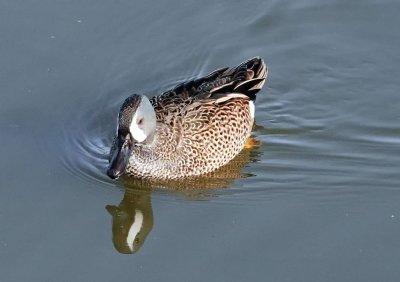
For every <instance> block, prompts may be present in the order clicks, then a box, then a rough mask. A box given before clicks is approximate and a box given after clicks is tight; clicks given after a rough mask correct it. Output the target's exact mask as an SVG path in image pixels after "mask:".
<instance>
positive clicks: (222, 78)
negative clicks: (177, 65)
mask: <svg viewBox="0 0 400 282" xmlns="http://www.w3.org/2000/svg"><path fill="white" fill-rule="evenodd" d="M267 73H268V69H267V66H266V65H265V63H264V61H263V60H262V59H261V58H259V57H255V58H253V59H250V60H247V61H245V62H243V63H241V64H240V65H238V66H237V67H234V68H222V69H218V70H216V71H214V72H212V73H210V74H209V75H207V76H204V77H201V78H198V79H193V80H189V81H187V82H184V83H181V84H179V85H177V86H176V87H175V88H173V89H172V90H170V91H167V92H165V93H163V94H161V95H160V96H155V97H153V98H151V100H150V101H151V103H152V105H153V107H154V109H155V112H156V115H157V121H159V122H166V123H169V122H170V121H172V120H173V119H174V117H175V116H176V117H178V116H180V117H182V115H185V114H187V113H188V106H190V105H191V104H193V103H195V105H197V106H199V105H200V104H207V103H217V104H220V103H221V102H223V101H227V100H230V99H231V98H233V96H232V95H236V97H238V95H239V96H240V95H242V96H244V97H243V98H246V97H247V99H250V100H255V98H256V94H257V92H259V91H260V90H261V88H262V87H263V85H264V83H265V79H266V77H267ZM211 100H214V102H212V101H211ZM197 106H196V107H197ZM192 110H193V107H192Z"/></svg>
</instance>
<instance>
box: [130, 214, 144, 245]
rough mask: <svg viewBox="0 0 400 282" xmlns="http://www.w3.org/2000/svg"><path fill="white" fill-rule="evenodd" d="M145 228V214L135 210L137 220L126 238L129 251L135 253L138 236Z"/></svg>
mask: <svg viewBox="0 0 400 282" xmlns="http://www.w3.org/2000/svg"><path fill="white" fill-rule="evenodd" d="M142 226H143V214H142V212H141V211H140V210H135V220H134V222H133V224H132V225H131V227H130V228H129V232H128V236H127V237H126V243H127V244H128V247H129V249H131V251H132V252H133V249H134V244H135V239H136V236H137V235H138V234H139V232H140V230H141V229H142Z"/></svg>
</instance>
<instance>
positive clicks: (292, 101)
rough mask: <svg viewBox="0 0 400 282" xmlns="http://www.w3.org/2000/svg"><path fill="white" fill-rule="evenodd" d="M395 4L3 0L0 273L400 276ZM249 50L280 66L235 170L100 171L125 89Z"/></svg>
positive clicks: (188, 277) (94, 277) (161, 84)
mask: <svg viewBox="0 0 400 282" xmlns="http://www.w3.org/2000/svg"><path fill="white" fill-rule="evenodd" d="M399 9H400V3H399V2H398V1H378V0H370V1H368V0H363V1H340V0H330V1H324V2H321V1H315V0H314V1H312V0H311V1H310V0H308V1H306V0H299V1H250V2H246V1H239V2H238V1H236V2H232V1H218V2H214V1H191V0H189V1H184V2H179V1H174V0H173V1H152V2H143V3H138V2H132V1H123V0H121V1H102V0H100V1H84V2H81V1H63V0H61V1H50V0H42V1H35V2H29V1H0V35H1V39H0V64H1V66H2V67H1V68H0V90H1V95H0V97H1V98H0V132H1V143H0V144H1V146H0V154H1V156H2V160H1V162H0V178H1V185H0V187H1V195H2V197H1V199H0V230H1V231H0V281H307V282H308V281H399V280H400V240H399V238H400V208H399V202H400V189H399V188H400V187H399V184H400V174H399V167H400V147H399V145H400V125H399V124H400V100H399V91H400V83H399V81H400V80H399V77H400V68H399V65H400V56H399V50H400V33H399V32H398V31H397V29H398V27H399V26H400V18H399V17H398V11H399ZM253 56H261V57H263V58H264V59H265V61H266V62H267V64H268V66H269V70H270V73H269V77H268V81H267V84H266V86H265V87H264V89H263V91H262V92H260V93H259V94H258V98H257V104H256V121H257V127H256V128H255V130H254V132H253V138H254V139H255V140H256V143H257V145H256V146H254V147H253V148H250V149H247V150H245V151H244V152H243V155H242V156H241V157H240V158H239V160H237V165H236V166H234V167H235V168H232V169H230V170H229V171H230V172H233V174H229V175H226V174H224V175H222V176H220V177H216V178H215V179H208V180H207V181H194V183H195V184H196V185H197V186H196V185H194V186H193V182H192V183H191V182H184V183H172V184H171V185H169V186H170V187H168V188H167V189H165V188H161V189H160V188H158V189H150V188H149V187H148V185H147V184H146V183H141V182H138V183H128V184H127V183H126V182H124V181H120V182H115V181H111V180H109V179H108V178H107V177H106V176H105V169H106V167H107V153H108V150H109V147H110V144H111V139H112V135H113V133H114V131H115V121H116V114H117V111H118V108H119V106H120V104H121V103H122V101H123V100H124V99H125V98H126V97H127V96H128V95H130V94H132V93H143V94H146V95H147V96H149V97H151V96H153V95H156V94H160V93H161V92H163V91H165V90H167V89H169V88H171V87H173V86H174V85H176V84H178V83H180V82H182V81H184V80H186V79H189V78H193V77H197V76H200V75H206V74H207V73H209V72H211V71H213V70H214V69H216V68H220V67H223V66H234V65H236V64H239V63H240V62H242V61H243V60H245V59H247V58H250V57H253ZM235 169H236V170H235ZM160 186H161V185H160ZM198 186H200V187H198ZM153 188H154V187H153ZM174 188H175V189H174ZM199 188H204V189H199ZM138 211H139V213H140V214H141V215H138V214H139V213H138ZM135 219H136V220H139V219H141V220H142V222H143V224H144V226H145V228H144V229H143V231H141V232H142V233H141V234H139V235H140V236H139V237H140V238H139V239H138V241H134V244H135V248H134V249H131V248H130V247H129V245H128V244H127V233H128V231H129V227H130V226H131V225H132V222H134V220H135ZM132 252H134V253H133V254H126V253H132Z"/></svg>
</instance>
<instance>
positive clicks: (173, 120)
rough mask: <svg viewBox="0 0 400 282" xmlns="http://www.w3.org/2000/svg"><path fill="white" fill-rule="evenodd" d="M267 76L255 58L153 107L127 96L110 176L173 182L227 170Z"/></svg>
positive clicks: (188, 86)
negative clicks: (224, 168) (256, 96)
mask: <svg viewBox="0 0 400 282" xmlns="http://www.w3.org/2000/svg"><path fill="white" fill-rule="evenodd" d="M266 76H267V68H266V65H265V64H264V62H263V61H262V59H260V58H254V59H251V60H248V61H246V62H244V63H242V64H240V65H239V66H237V67H236V68H232V69H228V68H225V69H221V70H217V71H215V72H213V73H211V74H210V75H208V76H206V77H203V78H199V79H196V80H191V81H188V82H185V83H182V84H180V85H178V86H177V87H175V88H174V89H172V90H170V91H168V92H165V93H163V94H162V95H160V96H155V97H153V98H152V99H150V103H148V100H147V101H146V98H145V97H144V96H140V95H133V96H131V97H129V98H128V99H127V100H126V101H125V102H124V104H123V105H122V107H121V110H120V113H119V124H118V133H117V136H116V138H115V140H114V145H113V146H112V148H111V151H110V167H109V170H108V175H109V176H110V177H112V178H115V177H118V176H119V175H121V174H123V173H125V174H128V175H131V176H136V177H145V178H157V179H175V178H183V177H190V176H196V175H201V174H204V173H208V172H211V171H213V170H216V169H217V168H219V167H221V166H223V165H225V164H226V163H228V162H229V161H230V160H231V159H233V158H234V157H235V156H236V155H237V154H238V153H239V152H240V151H241V150H242V149H243V147H244V144H245V142H246V139H247V137H248V136H249V135H250V132H251V128H252V126H253V122H254V100H255V94H256V93H257V92H258V91H259V90H260V89H261V88H262V86H263V85H264V82H265V78H266ZM151 111H154V113H149V112H151ZM154 116H155V117H154ZM152 119H155V123H154V124H152V123H153V122H150V124H146V122H147V121H148V120H150V121H151V120H152ZM124 144H125V147H124ZM126 154H128V156H126ZM124 162H125V163H124ZM123 163H124V164H123ZM121 172H122V173H121Z"/></svg>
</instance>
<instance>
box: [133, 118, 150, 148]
mask: <svg viewBox="0 0 400 282" xmlns="http://www.w3.org/2000/svg"><path fill="white" fill-rule="evenodd" d="M137 120H138V114H137V113H135V115H134V116H133V118H132V122H131V125H130V126H129V131H130V132H131V134H132V137H133V139H135V140H136V141H137V142H139V143H140V142H143V141H144V140H146V138H147V135H146V133H145V132H144V130H143V128H140V127H139V126H138V124H137Z"/></svg>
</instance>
